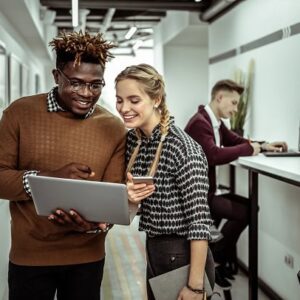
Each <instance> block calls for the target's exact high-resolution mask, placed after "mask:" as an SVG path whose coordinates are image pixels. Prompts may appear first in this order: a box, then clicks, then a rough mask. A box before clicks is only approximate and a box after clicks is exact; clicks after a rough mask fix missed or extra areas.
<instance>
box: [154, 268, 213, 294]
mask: <svg viewBox="0 0 300 300" xmlns="http://www.w3.org/2000/svg"><path fill="white" fill-rule="evenodd" d="M189 270H190V265H186V266H183V267H181V268H178V269H175V270H173V271H170V272H167V273H164V274H162V275H159V276H156V277H153V278H151V279H149V283H150V286H151V289H152V292H153V294H154V297H155V300H177V298H178V294H179V292H180V291H181V289H182V288H183V287H184V286H185V285H186V283H187V282H188V276H189ZM204 288H205V291H206V293H207V296H208V297H209V296H211V295H212V293H213V288H212V286H211V284H210V282H209V280H208V278H207V275H206V274H205V278H204Z"/></svg>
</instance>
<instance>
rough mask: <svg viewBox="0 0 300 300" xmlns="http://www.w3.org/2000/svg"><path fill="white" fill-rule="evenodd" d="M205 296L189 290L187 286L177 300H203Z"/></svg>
mask: <svg viewBox="0 0 300 300" xmlns="http://www.w3.org/2000/svg"><path fill="white" fill-rule="evenodd" d="M203 299H204V294H197V293H195V292H193V291H191V290H189V289H188V288H187V287H186V286H185V287H183V288H182V290H181V291H180V293H179V295H178V298H177V300H203Z"/></svg>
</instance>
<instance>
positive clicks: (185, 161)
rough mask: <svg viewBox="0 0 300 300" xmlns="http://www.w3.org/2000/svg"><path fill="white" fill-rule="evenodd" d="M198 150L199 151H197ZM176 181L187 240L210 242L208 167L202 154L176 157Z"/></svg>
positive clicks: (210, 220) (195, 153)
mask: <svg viewBox="0 0 300 300" xmlns="http://www.w3.org/2000/svg"><path fill="white" fill-rule="evenodd" d="M199 150H200V149H199ZM177 159H179V160H180V162H179V161H178V166H179V168H178V170H177V176H176V181H177V185H178V188H179V189H180V192H181V199H182V205H183V211H184V214H185V216H186V219H187V220H186V221H187V224H188V227H189V228H188V236H187V239H188V240H210V239H211V236H210V231H209V227H210V226H211V225H212V219H211V216H210V210H209V207H208V203H207V193H208V165H207V160H206V158H205V156H204V153H203V152H202V150H201V151H192V153H188V154H186V155H184V154H183V153H181V155H180V156H177Z"/></svg>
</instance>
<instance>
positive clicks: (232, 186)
mask: <svg viewBox="0 0 300 300" xmlns="http://www.w3.org/2000/svg"><path fill="white" fill-rule="evenodd" d="M229 186H230V193H231V194H233V195H234V194H235V166H232V165H230V166H229Z"/></svg>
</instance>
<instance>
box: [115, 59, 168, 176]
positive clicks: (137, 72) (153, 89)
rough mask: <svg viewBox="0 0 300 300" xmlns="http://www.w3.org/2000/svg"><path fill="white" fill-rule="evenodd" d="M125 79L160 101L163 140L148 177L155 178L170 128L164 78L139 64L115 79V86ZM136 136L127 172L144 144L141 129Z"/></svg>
mask: <svg viewBox="0 0 300 300" xmlns="http://www.w3.org/2000/svg"><path fill="white" fill-rule="evenodd" d="M124 79H133V80H136V81H137V82H139V83H140V84H141V86H142V87H143V90H144V92H145V93H146V94H147V95H148V96H149V97H150V98H151V99H152V100H156V99H159V100H160V104H159V106H158V108H157V109H158V110H159V112H160V115H161V118H160V132H161V139H160V142H159V145H158V147H157V149H156V153H155V157H154V160H153V162H152V163H151V166H150V168H149V170H148V175H150V176H154V175H155V173H156V170H157V166H158V163H159V159H160V155H161V151H162V146H163V141H164V139H165V137H166V136H167V135H168V132H169V128H170V125H169V124H170V113H169V111H168V108H167V105H166V93H165V83H164V81H163V78H162V76H161V75H160V74H159V73H158V72H157V71H156V70H155V69H154V68H153V67H152V66H150V65H147V64H139V65H134V66H130V67H127V68H126V69H125V70H123V71H122V72H121V73H120V74H119V75H118V76H117V77H116V79H115V84H117V83H118V82H119V81H121V80H124ZM135 134H136V136H137V138H138V142H137V146H136V148H135V149H134V151H133V153H132V155H131V158H130V160H129V162H128V166H127V170H126V173H127V172H130V170H131V168H132V167H133V164H134V162H135V160H136V157H137V155H138V153H139V149H140V145H141V143H142V140H141V131H140V129H138V128H136V129H135Z"/></svg>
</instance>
